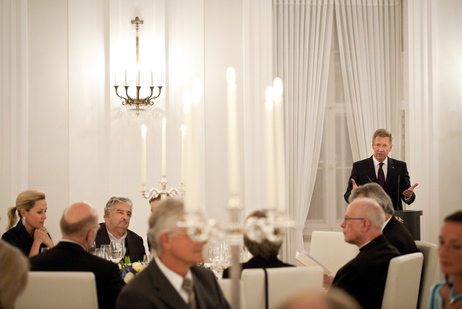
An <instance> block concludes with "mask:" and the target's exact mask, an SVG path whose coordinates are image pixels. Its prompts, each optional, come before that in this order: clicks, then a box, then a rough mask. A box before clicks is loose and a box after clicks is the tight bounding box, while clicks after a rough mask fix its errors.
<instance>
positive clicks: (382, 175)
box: [377, 162, 385, 188]
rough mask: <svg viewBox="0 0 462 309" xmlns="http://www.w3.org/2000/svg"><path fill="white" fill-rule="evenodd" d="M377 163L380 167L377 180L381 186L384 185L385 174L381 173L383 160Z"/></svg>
mask: <svg viewBox="0 0 462 309" xmlns="http://www.w3.org/2000/svg"><path fill="white" fill-rule="evenodd" d="M379 165H380V167H379V172H378V173H377V182H378V183H379V185H380V186H381V187H382V188H383V187H385V174H384V173H383V169H382V166H383V162H381V163H379Z"/></svg>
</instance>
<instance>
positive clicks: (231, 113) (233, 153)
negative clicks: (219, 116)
mask: <svg viewBox="0 0 462 309" xmlns="http://www.w3.org/2000/svg"><path fill="white" fill-rule="evenodd" d="M226 81H227V83H228V86H227V103H228V178H229V179H228V181H229V183H228V185H229V195H230V196H238V195H239V146H238V124H237V89H236V72H235V71H234V68H232V67H229V68H228V70H227V71H226Z"/></svg>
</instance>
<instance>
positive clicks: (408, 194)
mask: <svg viewBox="0 0 462 309" xmlns="http://www.w3.org/2000/svg"><path fill="white" fill-rule="evenodd" d="M392 148H393V136H392V134H391V133H390V132H389V131H387V130H385V129H378V130H377V131H375V133H374V135H373V136H372V149H373V150H374V155H373V156H371V157H370V158H367V159H364V160H361V161H357V162H355V163H353V168H352V169H351V175H350V178H349V180H348V187H347V190H346V192H345V194H344V198H345V201H346V202H347V203H348V198H349V197H350V194H351V191H352V190H354V189H355V188H357V187H358V186H361V185H364V184H366V183H369V182H376V183H378V184H380V185H381V186H382V188H383V189H384V190H385V192H387V194H388V195H389V196H390V198H391V200H392V202H393V208H394V209H395V210H403V204H402V201H404V202H405V203H406V204H408V205H409V204H411V203H413V202H414V200H415V193H414V188H415V187H417V186H418V183H416V184H414V185H413V186H411V180H410V177H409V173H408V171H407V165H406V162H403V161H399V160H395V159H392V158H390V157H388V154H389V153H390V151H391V149H392Z"/></svg>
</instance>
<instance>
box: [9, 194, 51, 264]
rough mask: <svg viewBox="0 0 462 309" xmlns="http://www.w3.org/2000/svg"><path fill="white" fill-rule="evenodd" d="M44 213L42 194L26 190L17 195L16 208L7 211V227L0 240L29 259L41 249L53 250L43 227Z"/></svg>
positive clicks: (45, 210)
mask: <svg viewBox="0 0 462 309" xmlns="http://www.w3.org/2000/svg"><path fill="white" fill-rule="evenodd" d="M46 213H47V202H46V200H45V194H44V193H43V192H40V191H35V190H26V191H23V192H21V193H19V195H18V197H17V198H16V206H13V207H11V208H10V209H8V227H7V231H6V232H5V234H3V235H2V239H3V240H5V241H6V242H8V243H10V244H12V245H13V246H15V247H18V248H19V249H20V250H21V251H22V252H23V253H24V254H25V255H26V256H29V257H31V256H34V255H37V254H38V253H40V249H41V248H44V247H46V248H53V247H54V244H53V241H52V240H51V237H50V235H49V234H48V231H47V229H46V227H45V225H44V224H45V220H46V218H47V215H46ZM18 219H19V220H18ZM15 224H16V225H15Z"/></svg>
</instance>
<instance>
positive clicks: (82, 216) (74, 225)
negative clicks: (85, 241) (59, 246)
mask: <svg viewBox="0 0 462 309" xmlns="http://www.w3.org/2000/svg"><path fill="white" fill-rule="evenodd" d="M59 224H60V227H61V233H62V234H63V238H64V239H66V238H67V239H73V240H76V238H83V237H85V235H86V233H87V232H88V230H89V229H92V228H95V227H98V212H97V211H96V209H95V208H93V206H91V205H90V204H88V203H85V202H80V203H75V204H72V205H71V206H69V207H67V208H66V209H65V210H64V213H63V216H62V217H61V221H60V222H59Z"/></svg>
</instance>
